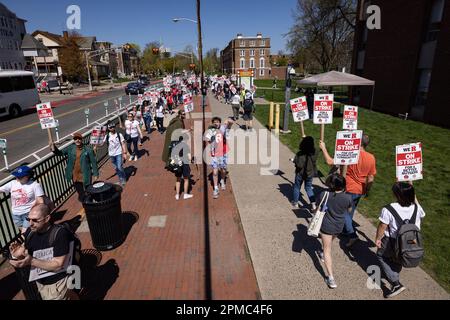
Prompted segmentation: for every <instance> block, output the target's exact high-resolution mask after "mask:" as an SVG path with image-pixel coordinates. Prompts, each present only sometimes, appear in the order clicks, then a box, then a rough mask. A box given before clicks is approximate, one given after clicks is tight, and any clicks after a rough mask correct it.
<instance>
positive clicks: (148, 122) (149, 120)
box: [144, 116, 152, 133]
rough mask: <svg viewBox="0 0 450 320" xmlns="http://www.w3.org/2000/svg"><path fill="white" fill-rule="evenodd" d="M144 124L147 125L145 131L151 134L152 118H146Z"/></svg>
mask: <svg viewBox="0 0 450 320" xmlns="http://www.w3.org/2000/svg"><path fill="white" fill-rule="evenodd" d="M144 124H145V129H146V130H147V133H151V132H152V117H151V116H147V117H144Z"/></svg>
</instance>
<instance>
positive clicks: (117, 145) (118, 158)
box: [94, 122, 128, 187]
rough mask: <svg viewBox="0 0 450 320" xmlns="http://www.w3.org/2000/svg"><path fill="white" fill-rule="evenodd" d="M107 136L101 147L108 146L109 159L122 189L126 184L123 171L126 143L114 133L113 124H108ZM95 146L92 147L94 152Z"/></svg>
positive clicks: (126, 154)
mask: <svg viewBox="0 0 450 320" xmlns="http://www.w3.org/2000/svg"><path fill="white" fill-rule="evenodd" d="M108 131H109V132H108V134H106V136H105V138H104V139H103V142H102V145H104V144H105V143H106V145H107V146H108V155H109V159H111V162H112V164H113V166H114V168H116V174H117V176H118V177H119V180H120V184H121V185H122V187H124V186H125V184H126V183H127V175H126V174H125V170H124V169H123V162H124V160H127V156H128V152H127V143H126V141H125V138H124V136H123V135H122V134H121V133H120V132H117V131H116V124H115V123H114V122H111V123H108ZM96 147H97V146H95V147H94V151H95V149H96Z"/></svg>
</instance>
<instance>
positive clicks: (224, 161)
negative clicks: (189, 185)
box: [211, 155, 228, 169]
mask: <svg viewBox="0 0 450 320" xmlns="http://www.w3.org/2000/svg"><path fill="white" fill-rule="evenodd" d="M211 166H212V168H213V169H227V166H228V156H227V155H223V156H222V157H212V158H211Z"/></svg>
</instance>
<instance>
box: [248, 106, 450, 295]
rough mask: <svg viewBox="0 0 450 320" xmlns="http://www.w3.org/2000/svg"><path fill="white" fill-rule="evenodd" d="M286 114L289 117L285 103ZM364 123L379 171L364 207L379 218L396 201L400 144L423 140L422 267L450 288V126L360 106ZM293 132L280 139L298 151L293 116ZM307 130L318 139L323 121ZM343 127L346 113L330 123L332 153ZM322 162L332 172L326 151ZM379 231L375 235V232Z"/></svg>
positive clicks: (260, 110)
mask: <svg viewBox="0 0 450 320" xmlns="http://www.w3.org/2000/svg"><path fill="white" fill-rule="evenodd" d="M281 109H282V114H281V115H280V119H283V114H284V111H283V110H284V109H283V108H281ZM359 111H360V114H359V120H358V128H360V129H363V130H364V131H365V133H367V134H368V135H369V136H370V139H371V143H370V145H369V147H368V149H367V150H368V151H369V152H371V153H373V154H374V155H375V157H376V159H377V176H376V178H375V183H374V185H373V187H372V190H371V192H370V195H369V197H368V198H364V199H363V200H361V202H360V204H359V206H358V210H359V212H361V213H362V214H364V215H365V216H366V217H368V218H369V219H370V220H371V221H372V222H373V223H375V224H377V218H378V216H379V213H380V211H381V208H382V207H383V206H384V205H386V204H388V203H390V202H393V201H394V196H393V195H392V192H391V188H392V185H393V183H394V182H395V146H397V145H401V144H407V143H413V142H422V144H423V159H424V167H423V169H424V180H421V181H416V182H415V183H414V186H415V188H416V193H417V197H418V199H419V201H420V203H421V205H422V207H423V208H424V210H425V213H426V217H425V218H424V220H423V224H422V232H423V236H424V239H425V249H426V251H425V258H424V261H423V264H422V267H423V268H424V269H425V270H427V272H428V273H429V274H430V275H431V276H433V278H435V279H436V280H437V281H438V282H439V283H440V284H441V285H442V286H443V287H444V288H445V289H446V290H447V291H449V292H450V201H449V196H450V185H449V182H448V180H447V179H448V178H449V176H450V161H449V159H450V144H449V138H450V130H448V129H443V128H439V127H435V126H431V125H427V124H423V123H420V122H414V121H404V120H401V119H399V118H395V117H392V116H389V115H385V114H382V113H377V112H372V111H370V110H367V109H362V108H360V109H359ZM256 117H257V118H258V120H259V121H260V122H261V123H262V124H263V125H267V123H268V119H269V108H268V106H267V105H264V106H263V105H261V106H258V107H257V109H256ZM289 119H290V123H289V129H290V130H292V132H293V133H292V134H289V135H281V136H280V140H281V142H282V143H284V144H285V145H287V146H288V147H289V148H290V149H291V150H292V151H293V152H297V151H298V145H299V142H300V125H299V124H296V123H294V121H293V119H292V116H290V117H289ZM304 125H305V133H306V135H311V136H313V137H314V138H315V139H316V144H318V139H319V137H320V126H319V125H314V124H313V123H312V121H306V122H305V123H304ZM341 129H342V118H334V123H333V124H332V125H326V127H325V142H326V144H327V149H328V152H329V153H330V155H333V154H334V150H333V149H334V144H335V139H336V131H339V130H341ZM318 167H319V170H320V171H321V172H323V173H324V174H326V173H327V172H328V167H327V166H326V164H325V161H324V159H323V156H320V157H319V160H318ZM369 236H372V237H375V235H369Z"/></svg>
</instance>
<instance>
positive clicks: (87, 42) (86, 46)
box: [77, 37, 97, 50]
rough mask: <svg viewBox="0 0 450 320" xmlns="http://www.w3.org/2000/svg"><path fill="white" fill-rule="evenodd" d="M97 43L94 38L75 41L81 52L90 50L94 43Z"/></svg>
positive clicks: (81, 38)
mask: <svg viewBox="0 0 450 320" xmlns="http://www.w3.org/2000/svg"><path fill="white" fill-rule="evenodd" d="M96 41H97V38H96V37H80V38H79V39H78V40H77V44H78V45H79V46H80V49H81V50H91V49H92V45H93V44H94V42H96Z"/></svg>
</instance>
